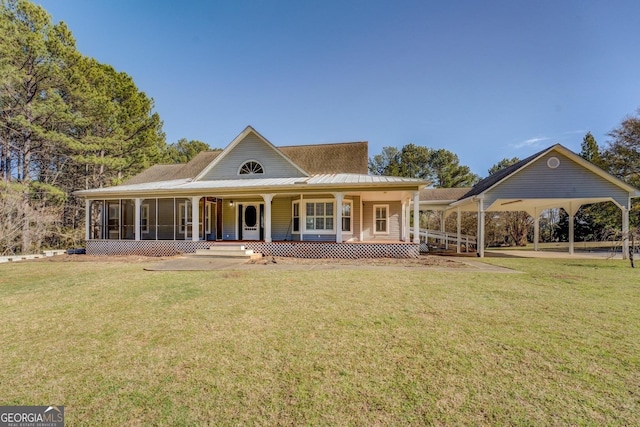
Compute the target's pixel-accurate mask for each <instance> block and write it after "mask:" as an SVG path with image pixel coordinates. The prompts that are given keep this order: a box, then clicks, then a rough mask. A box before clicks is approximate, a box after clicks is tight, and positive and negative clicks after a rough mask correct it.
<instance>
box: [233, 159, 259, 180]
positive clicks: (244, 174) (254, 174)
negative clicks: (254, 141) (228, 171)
mask: <svg viewBox="0 0 640 427" xmlns="http://www.w3.org/2000/svg"><path fill="white" fill-rule="evenodd" d="M249 162H253V163H257V164H258V165H260V168H261V169H262V172H260V173H240V171H241V170H242V167H243V166H244V165H246V164H247V163H249ZM264 174H265V171H264V165H263V164H262V163H261V162H259V161H257V160H255V159H249V160H245V161H244V162H242V164H241V165H240V167H238V170H237V172H236V175H238V176H258V175H264Z"/></svg>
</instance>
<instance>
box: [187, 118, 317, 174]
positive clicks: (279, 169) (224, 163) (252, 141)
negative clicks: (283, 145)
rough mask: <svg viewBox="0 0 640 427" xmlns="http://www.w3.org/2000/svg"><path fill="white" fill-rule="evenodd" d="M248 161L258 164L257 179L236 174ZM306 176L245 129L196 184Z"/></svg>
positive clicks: (267, 143) (277, 151)
mask: <svg viewBox="0 0 640 427" xmlns="http://www.w3.org/2000/svg"><path fill="white" fill-rule="evenodd" d="M248 161H254V162H258V163H260V165H261V166H262V169H263V171H264V173H262V174H259V175H241V174H238V171H239V170H240V167H241V166H242V165H243V164H244V163H245V162H248ZM304 176H307V175H306V174H305V173H304V171H303V170H302V169H301V168H299V167H297V166H296V165H295V164H294V163H293V162H292V161H291V160H289V159H288V158H287V157H286V156H285V155H284V154H283V153H281V152H280V151H279V150H278V149H277V148H275V147H274V146H273V145H271V143H269V142H268V141H266V140H265V139H264V138H262V137H261V136H260V135H259V134H258V133H257V132H255V131H254V130H253V129H251V128H247V129H246V130H245V131H244V132H243V133H242V134H240V136H239V139H236V140H234V141H233V142H232V143H231V144H230V145H229V146H228V147H227V148H225V150H224V151H223V152H222V154H221V155H220V156H219V157H218V158H216V159H215V160H214V162H212V163H211V164H210V165H209V166H208V167H207V168H205V169H204V171H203V172H202V173H201V174H200V175H199V176H198V177H197V179H198V180H199V181H202V180H204V181H210V180H224V179H255V178H293V177H304Z"/></svg>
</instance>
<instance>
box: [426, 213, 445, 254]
mask: <svg viewBox="0 0 640 427" xmlns="http://www.w3.org/2000/svg"><path fill="white" fill-rule="evenodd" d="M445 213H446V212H445V211H441V212H440V233H442V238H441V239H440V244H441V245H442V244H444V248H445V249H449V239H447V236H446V235H445V233H446V232H445V226H444V224H445V221H446V217H445ZM427 228H428V227H427Z"/></svg>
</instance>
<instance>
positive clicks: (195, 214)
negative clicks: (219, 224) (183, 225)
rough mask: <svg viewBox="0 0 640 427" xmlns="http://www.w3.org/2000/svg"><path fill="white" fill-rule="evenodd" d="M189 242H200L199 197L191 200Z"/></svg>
mask: <svg viewBox="0 0 640 427" xmlns="http://www.w3.org/2000/svg"><path fill="white" fill-rule="evenodd" d="M191 240H193V241H194V242H197V241H198V240H200V196H193V197H192V198H191Z"/></svg>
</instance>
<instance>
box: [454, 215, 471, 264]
mask: <svg viewBox="0 0 640 427" xmlns="http://www.w3.org/2000/svg"><path fill="white" fill-rule="evenodd" d="M456 214H457V216H458V217H457V218H456V227H457V229H456V232H457V236H456V253H457V254H459V253H460V240H461V239H462V235H461V234H460V233H461V232H460V230H461V229H462V218H461V216H460V208H458V209H456ZM468 246H469V243H468V240H467V252H469V247H468Z"/></svg>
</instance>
